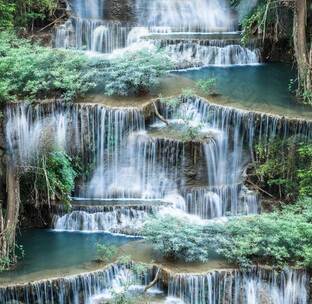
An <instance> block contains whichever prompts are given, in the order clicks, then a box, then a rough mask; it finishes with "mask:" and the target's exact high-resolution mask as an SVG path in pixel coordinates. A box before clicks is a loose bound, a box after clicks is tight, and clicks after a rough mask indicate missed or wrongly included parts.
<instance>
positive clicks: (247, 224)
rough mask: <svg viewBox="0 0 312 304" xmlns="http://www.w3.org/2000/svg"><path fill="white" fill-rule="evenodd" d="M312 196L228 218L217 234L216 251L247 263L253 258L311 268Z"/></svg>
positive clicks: (226, 256) (233, 260) (275, 263)
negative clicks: (260, 212) (267, 210)
mask: <svg viewBox="0 0 312 304" xmlns="http://www.w3.org/2000/svg"><path fill="white" fill-rule="evenodd" d="M311 242H312V199H311V198H309V199H304V200H302V201H300V202H298V203H297V204H296V205H294V206H286V207H284V208H283V209H282V211H280V212H278V211H276V212H273V213H271V214H263V215H258V216H253V217H246V218H242V219H234V220H230V221H229V223H228V224H226V225H225V226H224V231H223V232H222V234H218V235H217V236H216V243H217V247H216V251H217V252H218V253H219V254H221V255H222V256H224V257H225V258H226V259H227V260H229V261H232V262H235V263H238V264H240V265H242V266H248V265H250V264H251V262H252V261H254V262H255V261H256V262H263V263H269V264H272V265H279V266H284V265H285V264H291V265H297V266H305V267H309V268H311V267H312V264H311V250H309V248H310V245H311Z"/></svg>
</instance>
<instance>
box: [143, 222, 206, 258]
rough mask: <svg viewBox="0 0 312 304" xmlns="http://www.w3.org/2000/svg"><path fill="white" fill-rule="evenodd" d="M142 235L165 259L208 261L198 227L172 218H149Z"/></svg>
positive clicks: (204, 244) (201, 229)
mask: <svg viewBox="0 0 312 304" xmlns="http://www.w3.org/2000/svg"><path fill="white" fill-rule="evenodd" d="M142 233H143V236H144V237H145V239H146V240H148V241H149V242H150V243H151V244H152V245H153V247H154V248H155V249H156V250H158V251H160V252H161V253H162V254H163V255H164V256H165V257H167V258H170V259H176V258H178V259H182V260H184V261H187V262H192V261H202V262H205V261H207V260H208V250H207V240H206V238H205V235H204V234H203V228H202V227H201V226H199V225H194V224H193V223H188V222H185V221H184V220H182V219H178V218H175V217H173V216H164V217H158V218H150V219H149V220H148V221H147V222H146V224H145V225H144V227H143V231H142Z"/></svg>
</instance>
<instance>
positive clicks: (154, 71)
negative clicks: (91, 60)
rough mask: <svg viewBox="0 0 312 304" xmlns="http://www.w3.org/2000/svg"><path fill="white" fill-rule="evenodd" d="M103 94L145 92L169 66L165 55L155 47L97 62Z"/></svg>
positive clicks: (168, 60)
mask: <svg viewBox="0 0 312 304" xmlns="http://www.w3.org/2000/svg"><path fill="white" fill-rule="evenodd" d="M98 64H99V66H98V68H99V69H100V70H101V76H102V78H103V86H102V90H103V91H104V93H105V94H106V95H109V96H112V95H121V96H126V95H131V94H139V95H142V94H146V93H148V92H149V90H150V89H151V88H152V87H154V86H155V85H157V84H158V82H159V79H160V77H162V76H164V75H165V74H166V73H167V71H168V70H169V69H170V68H171V66H172V63H171V61H170V59H169V57H168V56H166V55H165V54H164V53H162V52H159V51H157V50H150V49H142V50H140V51H136V52H133V51H128V52H125V53H124V54H122V55H121V56H119V57H117V58H114V59H112V60H110V61H108V60H107V61H102V62H101V61H99V62H98Z"/></svg>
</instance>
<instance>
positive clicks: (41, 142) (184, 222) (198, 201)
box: [0, 0, 312, 304]
mask: <svg viewBox="0 0 312 304" xmlns="http://www.w3.org/2000/svg"><path fill="white" fill-rule="evenodd" d="M245 2H252V3H245ZM256 2H257V1H247V0H246V1H245V0H241V1H229V0H122V1H121V0H66V1H60V3H59V5H58V8H57V9H56V11H55V15H57V16H58V14H59V11H62V12H63V10H64V6H65V5H66V13H65V14H64V16H65V15H66V17H63V16H61V17H60V16H58V18H57V19H56V20H55V21H54V22H53V23H50V24H49V25H47V26H46V27H44V28H43V29H42V32H43V30H47V29H49V31H50V29H53V37H52V40H53V42H52V43H53V48H55V49H53V50H49V51H46V49H45V48H44V47H41V46H38V47H36V48H35V52H36V53H35V56H36V55H37V52H38V54H41V52H43V53H44V56H42V58H44V59H43V60H44V65H47V64H46V61H45V60H46V58H50V57H48V56H52V55H51V54H54V55H53V56H55V57H53V56H52V57H53V60H51V66H52V64H53V69H52V68H51V71H46V69H48V70H49V67H48V68H46V67H44V68H43V67H41V66H40V67H39V70H40V71H41V70H42V74H39V72H38V71H36V77H37V80H36V81H35V80H34V81H32V79H31V78H30V80H29V82H28V79H27V81H26V80H24V78H28V77H30V76H29V75H30V74H31V71H30V70H27V71H26V72H25V73H24V74H25V75H24V74H23V75H22V76H23V77H21V78H23V81H25V83H26V85H25V90H22V89H20V91H23V92H15V91H17V89H16V88H18V87H20V88H21V87H22V86H21V85H20V86H17V85H16V88H14V89H13V90H12V92H11V91H8V92H6V89H7V88H6V86H7V84H8V86H9V85H11V84H10V82H8V83H5V84H4V86H3V88H2V89H3V91H4V93H7V95H8V96H9V97H12V99H18V98H25V100H27V98H28V97H31V98H38V99H39V98H47V99H45V100H41V101H40V100H37V101H36V102H33V103H30V102H26V101H23V102H22V101H20V102H19V101H17V102H11V100H10V102H9V101H8V102H7V103H6V104H5V106H4V107H3V109H4V113H5V115H4V119H3V127H2V121H1V125H0V133H2V132H3V133H4V141H5V143H4V144H3V146H4V149H2V141H1V145H0V153H1V154H0V176H1V177H2V175H3V174H2V172H1V171H2V164H1V162H3V158H5V160H4V162H6V164H5V166H4V167H5V170H6V171H7V172H6V173H5V174H6V176H7V181H6V183H5V186H6V188H7V189H8V191H7V192H8V193H5V195H4V196H5V200H3V199H2V196H1V195H2V194H1V193H0V194H1V195H0V207H1V208H0V232H1V234H2V232H3V237H2V238H0V245H1V246H3V244H5V246H3V247H5V248H4V250H3V251H7V252H5V254H4V255H3V256H5V258H4V259H0V303H3V304H22V303H23V304H112V303H117V302H118V303H119V301H118V299H119V297H120V298H121V301H120V303H123V301H122V300H123V297H125V298H127V297H128V296H129V297H130V299H131V300H132V298H133V299H135V300H134V302H133V303H136V304H143V303H150V304H156V303H157V304H309V303H310V302H311V271H310V270H311V254H310V253H311V252H310V248H309V237H310V235H309V224H310V222H309V220H310V218H309V214H310V209H309V208H310V206H308V205H309V204H310V201H308V202H306V201H305V200H306V199H307V200H309V198H310V193H309V192H311V188H310V180H311V176H310V175H311V174H309V173H310V171H309V172H308V173H307V172H305V171H304V170H302V167H304V166H303V164H302V163H304V162H305V159H308V161H309V162H310V160H311V159H312V156H311V155H310V154H311V151H310V148H311V147H310V146H308V145H310V144H311V140H312V119H310V116H311V113H312V111H307V113H302V112H304V111H305V109H306V108H305V106H306V105H301V106H299V105H297V106H294V107H293V108H292V106H291V103H292V98H293V96H291V94H292V93H290V92H289V91H290V88H291V86H292V85H293V84H294V82H295V81H293V79H291V81H290V83H287V81H289V79H290V78H291V75H292V71H290V70H289V69H288V68H287V67H286V66H284V65H283V66H282V65H279V64H277V65H276V66H274V68H272V66H271V65H270V66H269V65H265V64H261V62H262V57H263V58H265V60H268V58H269V57H270V59H272V58H274V56H275V54H274V53H275V51H280V48H281V46H280V45H279V44H281V45H283V44H284V43H285V41H286V40H287V39H286V37H285V38H283V39H285V41H284V40H283V41H282V39H281V40H279V41H277V40H278V37H279V36H278V34H277V33H276V35H274V38H272V37H273V35H272V37H270V38H266V36H268V35H266V33H261V31H264V32H265V31H268V32H270V31H272V30H273V27H272V26H271V28H269V27H268V28H267V27H266V26H267V24H266V23H267V22H268V24H269V19H271V17H272V16H271V14H272V13H271V5H272V3H271V2H270V1H268V3H267V7H266V4H265V3H262V2H261V4H259V5H260V6H256ZM274 5H275V4H274ZM253 7H256V8H257V10H255V12H256V13H257V18H259V16H260V15H261V14H262V13H264V16H265V18H267V20H265V21H263V22H265V24H264V28H262V25H261V26H260V25H258V27H257V30H255V29H254V27H255V25H256V23H257V22H259V21H258V20H253V19H248V18H247V19H246V20H247V21H249V22H251V23H250V24H249V27H250V28H248V29H249V30H250V31H252V32H253V33H252V36H253V38H250V39H249V41H248V42H247V43H245V40H246V39H245V38H246V35H247V34H248V29H246V28H247V27H248V26H246V25H242V23H241V21H242V19H243V18H244V16H247V11H250V12H251V9H252V8H253ZM259 8H263V9H265V11H262V10H260V9H259ZM274 8H275V7H274ZM289 9H290V8H289ZM279 10H280V8H278V7H277V8H275V14H276V17H275V18H281V20H280V21H281V24H282V16H283V15H282V14H281V12H280V11H279ZM279 14H280V16H279ZM289 14H290V12H288V15H289ZM258 15H259V16H258ZM294 15H296V14H294ZM252 16H254V15H252ZM295 17H296V16H295ZM297 17H298V16H297ZM51 18H52V17H51ZM64 18H66V19H64ZM283 18H284V16H283ZM0 19H1V18H0ZM35 19H36V18H35ZM35 19H34V20H35ZM295 19H296V18H295ZM0 21H1V20H0ZM247 21H246V22H247ZM59 22H61V23H59ZM0 25H1V23H0ZM32 26H33V27H35V26H36V22H33V25H32ZM280 26H281V25H278V26H276V27H275V28H274V31H276V32H278V30H281V29H280V28H279V27H280ZM241 29H244V32H242V31H241ZM50 32H51V31H50ZM261 34H263V39H261V40H260V39H259V37H260V35H261ZM285 34H286V29H285ZM275 36H276V37H275ZM285 36H286V35H285ZM242 38H244V39H242ZM271 38H272V40H273V39H276V41H274V42H275V43H274V48H276V50H275V49H274V51H273V50H268V49H267V44H268V41H269V39H271ZM294 38H295V39H296V37H294ZM19 39H20V38H17V37H16V41H19ZM243 40H244V43H243V42H242V41H243ZM297 40H298V41H299V39H297ZM21 41H22V40H21ZM23 41H24V40H23ZM23 43H24V44H23V47H22V48H21V50H22V51H23V52H22V54H23V56H25V57H27V52H28V51H27V50H28V49H27V48H28V46H27V42H25V41H24V42H23ZM11 44H12V46H13V45H14V44H15V38H14V39H13V42H7V43H6V44H5V46H4V47H3V49H4V51H3V53H4V54H5V55H3V57H6V53H8V54H9V53H10V52H9V51H8V50H9V49H10V47H11ZM29 45H31V46H32V44H30V43H29ZM13 49H14V50H15V47H13ZM56 49H73V50H75V52H71V51H64V50H62V51H60V50H56ZM76 50H79V52H77V51H76ZM142 50H143V52H141V51H142ZM287 51H289V50H287ZM14 52H15V51H14ZM14 52H13V53H14ZM49 52H51V54H50V55H49ZM127 52H129V53H127ZM270 52H271V53H270ZM73 53H74V54H75V56H73ZM289 53H290V54H291V53H294V52H289ZM295 53H297V52H295ZM16 54H19V53H18V52H16ZM16 54H15V53H14V54H13V55H12V56H13V57H12V58H13V60H11V61H9V60H8V63H9V64H12V63H13V62H14V61H15V59H16V58H17V56H16ZM125 54H129V55H130V56H125ZM14 56H15V57H14ZM45 56H47V57H45ZM296 56H297V54H296ZM141 57H142V58H141ZM168 57H169V58H171V61H172V62H170V60H169V58H168ZM271 57H272V58H271ZM12 58H9V59H12ZM38 58H39V55H38ZM42 58H41V56H40V58H39V59H40V60H42ZM58 58H60V60H61V59H64V66H63V65H59V62H58ZM23 59H24V57H23ZM27 60H28V57H27ZM40 60H38V62H35V64H34V67H35V66H36V65H38V64H41V61H40ZM55 60H57V62H56V63H55V62H54V61H55ZM34 61H36V60H34ZM21 62H22V61H21ZM47 62H48V64H49V63H50V61H47ZM298 62H299V61H298ZM6 64H7V63H6ZM255 65H258V66H257V67H256V66H255ZM8 66H9V65H7V67H8ZM268 66H269V69H267V67H268ZM56 67H57V70H56V71H55V70H54V69H56ZM262 68H265V69H263V70H261V69H262ZM15 69H17V68H16V67H14V69H13V72H14V73H15ZM298 70H299V72H300V69H298ZM272 71H273V72H272ZM11 72H12V71H9V73H11ZM13 72H12V74H14V73H13ZM49 72H51V73H49ZM62 72H63V73H62ZM65 72H66V73H65ZM67 72H68V73H67ZM284 72H285V73H284ZM9 73H8V75H9ZM270 73H271V74H272V73H273V74H274V76H273V77H272V78H269V74H270ZM278 73H279V74H285V75H283V76H285V77H278V81H276V82H274V83H273V81H272V83H273V84H272V87H271V86H270V85H271V83H270V82H271V80H274V78H277V76H276V75H275V74H278ZM34 74H35V73H34ZM56 74H64V75H61V76H62V77H59V76H60V75H56ZM299 74H300V73H299ZM38 75H40V77H39V78H40V81H39V80H38ZM41 75H43V77H42V81H41ZM242 76H244V77H242ZM8 78H10V75H9V76H8ZM234 78H235V79H234ZM59 79H61V80H59ZM234 80H235V81H234ZM275 80H276V79H275ZM19 81H20V80H19ZM222 81H223V82H222ZM41 82H42V83H41ZM50 82H51V83H50ZM74 82H77V83H74ZM253 82H254V83H256V84H255V85H251V83H252V84H254V83H253ZM259 82H260V84H259ZM298 83H300V82H299V81H298ZM287 84H288V87H287ZM12 86H13V85H12ZM37 86H38V87H39V86H40V88H41V89H39V88H37ZM284 86H286V87H287V88H286V90H287V92H285V88H284ZM50 87H53V89H51V88H50ZM220 87H223V90H221V89H220ZM37 89H38V90H37ZM266 89H267V91H266ZM41 90H42V92H41ZM264 91H266V92H265V93H266V94H262V93H263V92H264ZM298 92H299V90H298ZM4 93H3V92H0V99H1V98H2V99H3V100H5V99H6V98H8V97H7V96H4V95H5V94H4ZM13 94H14V95H13ZM36 94H37V95H36ZM11 95H12V96H11ZM199 95H202V96H205V97H200V96H199ZM251 95H252V96H251ZM264 95H265V96H264ZM271 95H272V96H271ZM303 95H304V94H303ZM305 95H307V93H306V92H305ZM60 96H61V97H60ZM156 96H158V97H156ZM271 97H272V99H271ZM48 98H50V99H48ZM287 98H288V99H289V100H287ZM303 98H306V97H304V96H303ZM308 98H309V96H308ZM2 99H1V101H2ZM284 99H285V100H286V101H285V102H284ZM271 100H272V105H271ZM287 102H289V103H287ZM253 103H257V105H256V106H255V107H253V105H252V104H253ZM229 104H231V105H235V108H234V107H231V106H228V105H229ZM268 104H269V105H268ZM288 105H290V106H289V108H290V109H287V111H286V110H285V111H284V110H282V111H279V109H280V108H281V107H285V108H286V107H287V106H288ZM236 106H237V108H236ZM259 108H260V110H261V111H264V112H258V111H257V110H254V109H259ZM243 109H248V110H243ZM271 110H272V111H271ZM272 113H282V114H280V115H279V114H272ZM297 114H299V116H300V118H298V116H297ZM284 115H289V116H284ZM305 118H308V119H307V120H305ZM309 119H310V120H309ZM2 129H3V130H2ZM0 139H1V138H0ZM289 146H291V148H289ZM292 146H294V148H293V147H292ZM275 150H277V152H276V151H275ZM281 150H283V151H282V152H281ZM284 150H285V151H284ZM290 150H292V151H290ZM295 150H296V151H295ZM306 150H307V151H306ZM3 151H4V152H3ZM289 151H290V152H289ZM2 152H3V153H2ZM286 152H287V153H286ZM275 154H276V155H278V156H276V155H275ZM286 154H288V155H287V156H286ZM290 154H292V155H290ZM272 155H273V156H272ZM2 156H3V157H2ZM279 157H280V158H281V159H282V161H281V163H282V164H283V168H282V169H281V173H280V172H277V173H280V174H276V176H277V177H275V172H273V171H278V170H279V168H277V167H279V165H280V163H279ZM272 158H274V160H273V161H272ZM290 159H291V161H290ZM270 161H272V162H270ZM290 162H293V163H295V162H296V164H290ZM297 162H298V164H297ZM285 164H286V165H285ZM311 166H312V165H311ZM285 167H287V168H285ZM288 167H289V168H290V170H288ZM307 168H308V166H307ZM286 169H287V173H285V172H286ZM262 171H263V172H262ZM267 171H268V172H269V173H267ZM290 171H293V172H290ZM266 175H270V177H268V176H266ZM286 175H287V176H286ZM271 176H272V178H271ZM30 177H31V178H30ZM307 181H308V182H307ZM0 184H1V185H0V186H1V187H2V183H0ZM30 184H31V186H29V185H30ZM289 189H290V190H289ZM10 190H13V191H10ZM26 192H27V193H26ZM284 192H285V193H284ZM307 193H308V194H307ZM306 196H307V197H308V198H306ZM296 200H297V202H296V203H294V206H290V204H291V203H292V202H295V201H296ZM2 201H3V202H4V201H6V202H5V203H2ZM277 202H278V204H277ZM284 202H287V204H284ZM275 203H276V205H277V206H278V207H280V209H278V208H276V209H277V210H275V205H274V204H275ZM5 204H6V205H7V206H4V205H5ZM2 205H3V206H4V208H2ZM284 205H287V206H284ZM306 205H307V206H306ZM12 206H13V207H12ZM305 208H306V209H305ZM306 210H307V211H306ZM2 211H4V212H2ZM271 211H272V212H271ZM269 212H270V213H269ZM2 219H4V221H2ZM7 221H8V223H7ZM292 221H293V222H294V224H293V223H292ZM12 222H13V223H14V224H16V226H14V231H11V230H10V229H9V228H10V225H12ZM286 222H291V224H293V225H292V226H289V225H287V223H286ZM17 224H20V227H19V225H17ZM7 226H8V227H7ZM12 226H13V225H12ZM277 226H278V227H277ZM30 227H31V228H30ZM19 228H21V229H20V230H21V233H20V234H18V233H16V235H15V231H18V230H19ZM24 228H25V229H24ZM29 228H30V229H29ZM272 231H273V232H274V233H272ZM281 233H282V234H281ZM13 234H14V237H12V235H13ZM262 235H263V237H262ZM6 236H8V237H7V239H8V240H6ZM302 236H303V237H302ZM287 237H289V240H290V241H289V242H288V239H287ZM11 239H12V240H13V242H11V244H9V242H10V241H11ZM299 239H300V240H299ZM15 242H16V244H18V245H17V246H15V245H16V244H15ZM7 243H8V244H7ZM297 243H298V244H297ZM294 244H295V245H294ZM307 244H308V245H307ZM11 247H12V248H14V250H13V251H16V257H15V252H13V254H11V251H10V250H11ZM15 247H16V248H15ZM24 247H25V252H26V256H23V253H24ZM27 247H29V248H27ZM7 248H8V249H10V250H7ZM30 248H31V249H30ZM0 249H1V253H2V248H0ZM300 251H301V252H300ZM19 253H20V255H21V257H22V256H23V258H22V259H21V260H19V258H20V257H19V256H18V254H19ZM28 254H29V255H28ZM11 255H12V261H11V260H10V259H11ZM27 255H28V256H27ZM6 258H7V259H6ZM15 263H16V269H14V270H13V269H12V271H11V270H10V271H8V272H6V273H2V270H3V269H9V268H10V267H11V266H12V265H14V266H15ZM269 265H270V266H269ZM286 265H288V266H286ZM275 267H276V268H275ZM290 267H291V268H290ZM301 267H302V268H301ZM2 268H3V269H2ZM11 282H13V283H11ZM115 298H116V299H117V300H116V301H115ZM126 302H127V303H128V301H126ZM131 303H132V301H131Z"/></svg>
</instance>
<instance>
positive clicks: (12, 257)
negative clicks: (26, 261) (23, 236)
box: [0, 244, 25, 273]
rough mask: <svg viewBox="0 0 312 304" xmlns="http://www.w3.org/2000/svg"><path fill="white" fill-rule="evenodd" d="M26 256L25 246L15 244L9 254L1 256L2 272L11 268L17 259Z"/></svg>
mask: <svg viewBox="0 0 312 304" xmlns="http://www.w3.org/2000/svg"><path fill="white" fill-rule="evenodd" d="M24 256H25V251H24V247H23V246H22V245H17V244H15V247H14V248H13V249H12V252H10V254H9V256H6V257H2V258H0V273H1V272H4V271H7V270H10V268H11V267H12V266H13V265H14V264H15V263H16V260H19V259H22V258H24Z"/></svg>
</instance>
